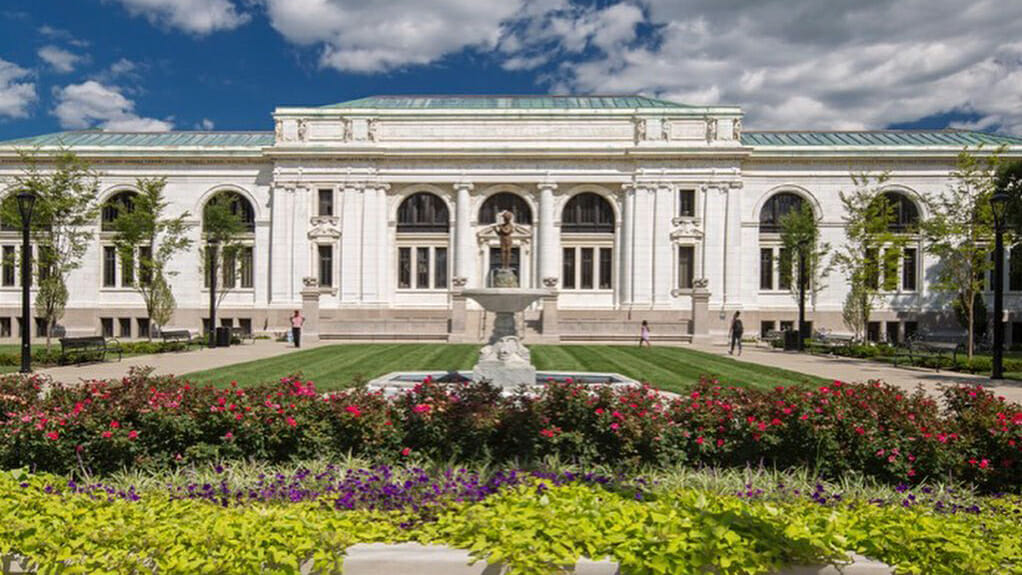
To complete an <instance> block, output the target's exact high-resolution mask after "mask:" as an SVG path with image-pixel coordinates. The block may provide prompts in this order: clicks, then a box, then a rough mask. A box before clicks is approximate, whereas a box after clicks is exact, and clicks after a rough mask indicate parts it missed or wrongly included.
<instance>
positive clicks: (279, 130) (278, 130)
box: [273, 120, 284, 142]
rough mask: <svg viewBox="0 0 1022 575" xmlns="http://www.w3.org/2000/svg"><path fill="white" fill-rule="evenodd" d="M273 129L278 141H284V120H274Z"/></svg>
mask: <svg viewBox="0 0 1022 575" xmlns="http://www.w3.org/2000/svg"><path fill="white" fill-rule="evenodd" d="M273 131H274V134H273V135H274V137H275V138H276V139H277V141H278V142H283V141H284V122H283V121H282V120H277V121H276V122H274V128H273Z"/></svg>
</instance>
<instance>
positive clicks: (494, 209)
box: [479, 192, 532, 225]
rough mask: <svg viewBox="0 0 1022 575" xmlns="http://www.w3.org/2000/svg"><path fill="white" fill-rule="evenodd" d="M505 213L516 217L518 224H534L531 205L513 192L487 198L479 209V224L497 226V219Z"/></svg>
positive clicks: (515, 220)
mask: <svg viewBox="0 0 1022 575" xmlns="http://www.w3.org/2000/svg"><path fill="white" fill-rule="evenodd" d="M505 211H506V212H511V213H512V214H513V215H514V222H515V223H516V224H522V225H531V224H532V208H530V207H529V203H528V202H526V201H525V200H524V199H523V198H522V197H521V196H519V195H518V194H512V193H511V192H501V193H499V194H494V195H492V196H490V197H488V198H486V201H485V202H483V207H482V208H480V209H479V223H480V224H495V223H497V217H498V216H499V215H500V214H501V212H505Z"/></svg>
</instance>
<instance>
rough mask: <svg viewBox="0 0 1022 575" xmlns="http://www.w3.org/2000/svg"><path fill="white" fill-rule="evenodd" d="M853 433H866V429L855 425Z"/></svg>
mask: <svg viewBox="0 0 1022 575" xmlns="http://www.w3.org/2000/svg"><path fill="white" fill-rule="evenodd" d="M855 433H858V434H859V435H863V434H865V433H866V430H865V429H863V428H861V427H856V428H855Z"/></svg>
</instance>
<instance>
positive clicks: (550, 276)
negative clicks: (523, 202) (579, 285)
mask: <svg viewBox="0 0 1022 575" xmlns="http://www.w3.org/2000/svg"><path fill="white" fill-rule="evenodd" d="M538 187H539V238H538V244H539V245H538V246H537V248H538V249H537V250H536V254H537V255H538V256H539V279H540V281H541V282H542V285H543V286H545V287H548V288H552V287H556V286H557V282H558V278H559V277H560V272H559V271H558V267H559V263H560V255H561V236H560V234H558V233H557V227H556V226H555V225H554V190H556V189H557V184H554V183H551V182H543V183H541V184H539V186H538ZM537 285H540V284H538V283H537ZM544 328H545V325H544Z"/></svg>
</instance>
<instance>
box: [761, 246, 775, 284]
mask: <svg viewBox="0 0 1022 575" xmlns="http://www.w3.org/2000/svg"><path fill="white" fill-rule="evenodd" d="M759 289H761V290H772V289H774V250H773V249H772V248H761V249H760V250H759Z"/></svg>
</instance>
